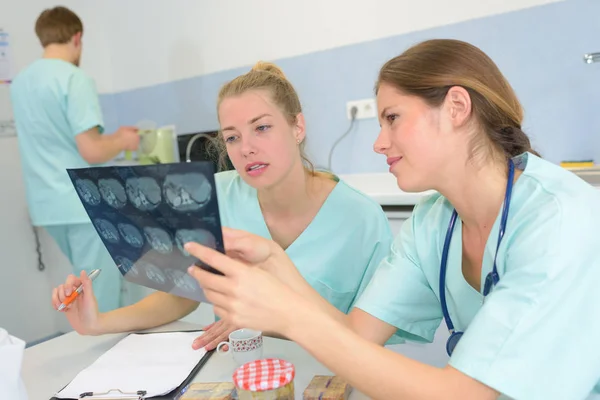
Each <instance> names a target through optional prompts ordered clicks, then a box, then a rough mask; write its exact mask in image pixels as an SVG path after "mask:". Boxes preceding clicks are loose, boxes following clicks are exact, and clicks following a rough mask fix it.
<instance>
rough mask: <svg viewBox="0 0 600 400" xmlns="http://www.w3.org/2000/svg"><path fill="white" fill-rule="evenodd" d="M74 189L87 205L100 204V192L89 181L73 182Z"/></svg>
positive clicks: (79, 180)
mask: <svg viewBox="0 0 600 400" xmlns="http://www.w3.org/2000/svg"><path fill="white" fill-rule="evenodd" d="M75 188H76V189H77V192H78V193H79V195H80V196H81V198H82V199H83V201H85V202H86V203H88V204H89V205H92V206H97V205H98V204H100V192H99V191H98V188H97V187H96V184H94V182H92V181H91V180H89V179H77V180H76V181H75Z"/></svg>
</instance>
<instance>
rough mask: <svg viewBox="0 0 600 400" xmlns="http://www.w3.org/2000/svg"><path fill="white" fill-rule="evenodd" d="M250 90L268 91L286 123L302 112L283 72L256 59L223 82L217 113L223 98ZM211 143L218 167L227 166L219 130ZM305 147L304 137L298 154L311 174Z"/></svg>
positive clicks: (291, 121) (312, 169) (298, 99)
mask: <svg viewBox="0 0 600 400" xmlns="http://www.w3.org/2000/svg"><path fill="white" fill-rule="evenodd" d="M250 90H267V91H268V92H269V93H270V94H271V100H272V101H273V102H274V103H275V104H276V105H277V106H278V107H279V108H280V109H281V111H282V112H283V114H284V115H285V116H286V117H287V120H288V122H289V123H290V124H294V123H295V122H296V119H297V116H298V114H300V113H301V112H302V105H301V104H300V98H299V97H298V93H296V89H294V86H292V84H291V83H290V82H289V81H288V80H287V78H286V77H285V75H284V73H283V71H281V69H280V68H279V67H278V66H276V65H275V64H272V63H267V62H262V61H259V62H257V63H256V64H255V65H254V67H252V69H251V70H250V71H249V72H247V73H246V74H244V75H240V76H238V77H237V78H235V79H234V80H232V81H230V82H228V83H226V84H225V85H223V87H222V88H221V90H220V91H219V97H218V100H217V114H218V109H219V106H220V105H221V102H222V101H223V100H224V99H225V98H227V97H230V96H238V95H241V94H243V93H245V92H247V91H250ZM213 145H214V146H215V147H216V150H217V152H218V155H219V166H220V167H221V168H223V167H225V166H226V165H227V163H226V160H227V148H226V147H225V142H224V141H223V134H222V132H220V131H219V135H218V136H217V138H216V140H213ZM305 146H306V138H305V139H304V140H303V141H302V143H300V157H301V158H302V162H303V164H304V167H305V168H306V170H307V171H308V172H310V173H311V174H312V175H314V174H315V170H314V166H313V164H312V163H311V162H310V160H309V159H308V157H307V156H306V153H305V151H304V147H305Z"/></svg>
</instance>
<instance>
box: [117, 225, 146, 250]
mask: <svg viewBox="0 0 600 400" xmlns="http://www.w3.org/2000/svg"><path fill="white" fill-rule="evenodd" d="M117 228H119V233H120V234H121V236H122V237H123V238H124V239H125V241H126V242H127V244H129V245H130V246H133V247H136V248H138V249H139V248H140V247H142V246H143V245H144V237H143V236H142V233H141V232H140V231H139V230H138V228H136V227H135V226H133V225H131V224H118V225H117Z"/></svg>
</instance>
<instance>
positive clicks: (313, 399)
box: [302, 375, 352, 400]
mask: <svg viewBox="0 0 600 400" xmlns="http://www.w3.org/2000/svg"><path fill="white" fill-rule="evenodd" d="M351 391H352V387H351V386H350V385H349V384H348V383H346V382H345V381H344V380H342V379H341V378H339V377H337V376H325V375H317V376H315V377H314V378H313V379H312V380H311V381H310V384H309V385H308V386H307V387H306V389H305V390H304V394H303V397H302V398H303V399H304V400H348V397H349V396H350V392H351Z"/></svg>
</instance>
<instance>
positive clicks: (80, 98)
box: [10, 59, 103, 226]
mask: <svg viewBox="0 0 600 400" xmlns="http://www.w3.org/2000/svg"><path fill="white" fill-rule="evenodd" d="M10 90H11V101H12V106H13V114H14V117H15V124H16V128H17V135H18V138H19V151H20V156H21V163H22V165H23V178H24V180H25V191H26V196H27V205H28V209H29V213H30V216H31V220H32V222H33V225H36V226H40V225H64V224H77V223H85V222H87V223H89V222H90V220H89V218H88V216H87V214H86V212H85V209H84V208H83V205H82V204H81V201H80V200H79V197H78V196H77V193H76V192H75V188H74V187H73V185H72V183H71V181H70V179H69V176H68V174H67V171H66V169H67V168H84V167H89V164H88V163H87V162H86V161H85V160H84V159H83V158H82V157H81V155H80V154H79V150H78V149H77V144H76V142H75V136H76V135H78V134H80V133H82V132H85V131H87V130H90V129H92V128H94V127H98V129H99V131H100V132H102V131H103V120H102V112H101V109H100V104H99V100H98V94H97V92H96V87H95V85H94V82H93V81H92V79H91V78H90V77H88V76H87V75H86V74H85V73H84V72H83V70H81V69H80V68H78V67H76V66H75V65H73V64H71V63H68V62H66V61H63V60H58V59H41V60H37V61H35V62H33V63H32V64H31V65H29V66H28V67H27V68H25V69H24V70H23V71H22V72H21V73H19V74H18V75H17V77H16V78H15V79H14V81H13V83H12V84H11V87H10Z"/></svg>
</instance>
